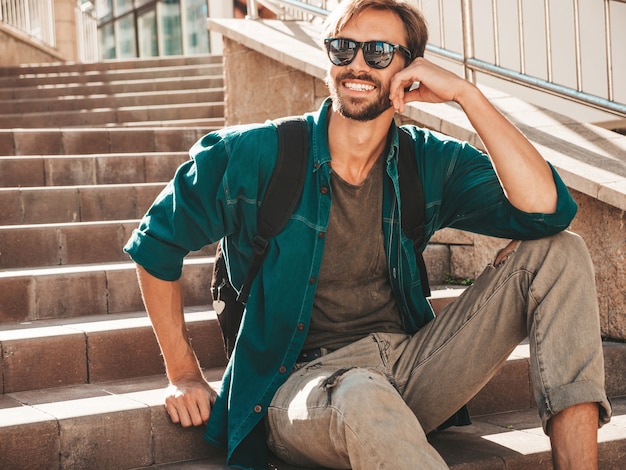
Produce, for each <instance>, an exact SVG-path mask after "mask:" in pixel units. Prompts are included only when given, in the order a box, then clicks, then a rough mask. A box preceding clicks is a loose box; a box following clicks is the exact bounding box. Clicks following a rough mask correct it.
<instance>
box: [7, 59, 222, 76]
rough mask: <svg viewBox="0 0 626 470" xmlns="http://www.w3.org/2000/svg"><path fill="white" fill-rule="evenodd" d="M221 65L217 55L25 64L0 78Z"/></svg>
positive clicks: (9, 68)
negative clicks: (22, 75)
mask: <svg viewBox="0 0 626 470" xmlns="http://www.w3.org/2000/svg"><path fill="white" fill-rule="evenodd" d="M221 63H222V56H221V55H216V54H205V55H195V56H182V55H181V56H163V57H147V58H132V59H113V60H103V61H99V62H50V63H41V64H24V65H19V66H14V67H0V76H11V75H21V74H38V73H70V72H93V71H98V70H100V71H109V70H119V69H145V68H155V67H179V66H182V65H199V64H221Z"/></svg>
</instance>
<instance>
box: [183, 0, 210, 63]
mask: <svg viewBox="0 0 626 470" xmlns="http://www.w3.org/2000/svg"><path fill="white" fill-rule="evenodd" d="M183 8H184V10H185V23H184V25H183V29H184V34H185V54H208V53H209V31H208V29H207V26H206V20H207V15H208V11H207V4H206V0H184V1H183Z"/></svg>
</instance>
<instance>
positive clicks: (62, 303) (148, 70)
mask: <svg viewBox="0 0 626 470" xmlns="http://www.w3.org/2000/svg"><path fill="white" fill-rule="evenodd" d="M222 101H223V83H222V72H221V62H220V58H219V57H212V56H209V57H198V58H170V59H150V60H133V61H115V62H103V63H97V64H56V65H41V66H33V67H20V68H14V69H7V70H0V110H1V112H2V115H0V352H1V354H0V361H1V362H0V367H1V370H2V373H1V380H2V382H1V383H0V388H1V392H2V393H1V394H0V467H2V468H7V469H29V470H30V469H39V468H42V469H43V468H45V469H54V468H61V469H79V468H80V469H83V468H85V469H113V468H115V469H133V468H188V469H194V468H205V469H206V468H214V469H225V468H226V467H225V466H224V464H223V462H224V453H223V451H222V450H219V449H214V448H212V447H211V446H209V445H207V444H206V443H205V442H204V441H203V439H202V430H201V429H182V428H180V427H179V426H175V425H173V424H171V423H170V421H169V419H168V417H167V415H166V413H165V411H164V409H163V406H162V396H163V388H164V387H165V386H166V381H165V379H164V374H163V372H164V370H163V365H162V361H161V358H160V356H159V351H158V346H157V344H156V341H155V339H154V336H153V334H152V330H151V327H150V325H149V322H148V320H147V318H146V315H145V313H144V312H143V306H142V303H141V298H140V295H139V291H138V287H137V282H136V279H135V273H134V266H133V265H132V263H130V262H129V260H128V258H127V257H126V256H125V255H124V253H122V246H123V244H124V243H125V241H126V240H127V239H128V237H129V235H130V232H131V230H132V229H133V228H134V227H136V226H137V224H138V219H139V218H140V217H141V216H142V215H143V213H144V212H145V210H146V209H147V208H148V206H149V204H150V203H151V202H152V200H153V199H154V197H155V196H156V195H157V194H158V192H159V191H160V190H161V188H162V187H163V186H164V184H165V182H166V181H167V180H169V179H170V178H171V176H172V174H173V172H174V170H175V168H176V167H177V166H178V165H179V164H180V163H181V162H182V161H184V160H186V159H187V158H188V157H187V150H188V149H189V147H190V146H191V145H192V144H193V143H194V142H195V141H196V140H197V139H198V138H199V137H200V136H202V135H203V134H205V133H206V132H208V131H210V130H212V129H215V128H218V127H221V126H222V125H223V108H222ZM212 254H213V252H212V248H211V247H208V248H206V249H204V250H202V251H201V252H198V253H193V254H192V255H191V256H190V257H189V258H188V259H187V261H186V267H185V270H184V276H183V283H184V288H185V298H186V303H187V308H186V317H187V322H188V325H189V330H190V334H191V337H192V341H193V345H194V347H195V349H196V351H197V353H198V356H199V358H200V361H201V364H202V366H203V367H204V368H205V370H206V374H207V377H208V378H209V380H212V381H215V382H218V381H219V380H220V376H221V371H222V370H223V367H224V365H225V357H224V354H223V350H222V347H221V337H220V334H219V329H218V326H217V323H216V319H215V314H214V312H212V311H211V310H210V301H209V294H208V284H209V278H210V268H211V263H212ZM427 260H428V256H427ZM431 261H434V260H431ZM458 292H459V291H458V290H452V289H450V290H443V289H442V290H436V291H435V293H434V298H433V305H434V306H435V308H436V309H437V310H438V309H440V308H441V306H443V305H445V304H446V303H447V302H450V301H452V300H453V299H454V298H455V296H456V295H457V294H458ZM527 349H528V348H527V346H525V345H523V344H522V345H520V346H519V347H518V349H517V350H516V351H515V353H514V354H513V355H512V356H511V358H510V359H509V361H508V362H507V364H506V366H505V367H504V369H503V370H502V371H501V372H500V373H498V375H497V376H496V377H494V379H493V380H492V381H491V382H490V383H489V384H488V385H487V386H486V387H485V389H484V390H483V391H482V392H481V393H480V394H479V395H477V396H476V397H475V398H474V400H473V401H472V402H471V403H470V409H471V411H472V413H473V415H474V416H475V418H474V421H475V424H474V425H472V426H468V427H464V428H452V429H449V430H446V431H443V432H440V433H434V434H433V435H432V436H431V440H432V442H433V444H434V445H435V446H436V447H437V448H438V449H440V450H441V452H442V454H443V455H444V457H445V458H446V460H447V461H448V462H449V464H450V465H451V467H452V468H454V469H499V468H520V467H522V466H526V467H529V468H550V463H549V461H550V455H549V451H548V443H547V439H546V438H545V437H544V436H543V435H542V433H541V431H540V429H539V427H540V424H539V422H538V419H537V413H536V411H534V405H533V403H532V393H531V388H530V383H529V372H528V363H529V359H528V350H527ZM605 356H606V359H607V387H608V389H609V394H610V395H611V396H613V397H617V398H615V399H614V404H615V414H616V418H615V419H614V421H613V422H612V423H611V424H610V425H608V426H606V427H605V428H603V430H602V431H601V465H602V468H615V469H617V468H622V465H623V462H624V461H626V400H625V399H623V398H619V397H620V396H625V395H626V379H625V377H626V370H625V369H626V367H625V364H626V348H625V347H624V345H620V344H614V343H607V344H606V346H605ZM416 465H417V464H416ZM275 466H276V467H277V468H279V469H281V470H286V469H289V468H290V467H288V466H285V465H284V464H281V463H278V462H275ZM418 467H419V465H417V466H416V468H418Z"/></svg>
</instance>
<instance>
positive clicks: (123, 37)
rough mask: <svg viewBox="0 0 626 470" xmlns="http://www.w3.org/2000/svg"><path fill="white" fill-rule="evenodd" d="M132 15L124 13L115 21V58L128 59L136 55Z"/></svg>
mask: <svg viewBox="0 0 626 470" xmlns="http://www.w3.org/2000/svg"><path fill="white" fill-rule="evenodd" d="M135 44H136V43H135V22H134V15H126V16H125V17H123V18H120V19H119V20H117V21H116V22H115V45H116V48H115V49H116V51H117V58H119V59H128V58H131V57H137V49H136V47H135Z"/></svg>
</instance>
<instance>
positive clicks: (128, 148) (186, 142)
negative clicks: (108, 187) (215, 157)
mask: <svg viewBox="0 0 626 470" xmlns="http://www.w3.org/2000/svg"><path fill="white" fill-rule="evenodd" d="M207 132H209V130H208V129H207V128H204V127H198V128H188V127H167V128H162V127H154V128H142V129H131V128H129V129H126V128H111V129H107V128H102V127H100V128H98V127H96V128H87V129H83V128H80V129H78V128H60V127H59V128H41V129H0V156H9V157H15V156H26V155H85V154H104V153H139V152H144V153H151V152H187V151H189V149H190V148H191V146H192V145H193V144H195V143H196V141H197V140H198V139H200V138H201V137H202V136H203V135H205V134H206V133H207Z"/></svg>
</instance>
